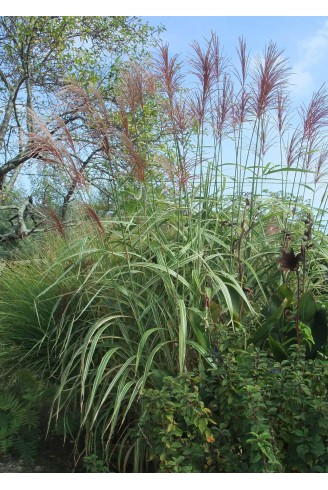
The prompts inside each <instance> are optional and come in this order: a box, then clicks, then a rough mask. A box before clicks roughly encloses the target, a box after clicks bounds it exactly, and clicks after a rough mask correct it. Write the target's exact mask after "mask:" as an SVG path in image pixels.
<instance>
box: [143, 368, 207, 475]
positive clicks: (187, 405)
mask: <svg viewBox="0 0 328 490" xmlns="http://www.w3.org/2000/svg"><path fill="white" fill-rule="evenodd" d="M199 381H200V379H199V378H198V377H195V376H193V375H192V374H182V375H180V376H179V377H178V378H172V377H166V378H164V380H163V386H162V388H161V389H160V390H146V391H145V393H144V396H143V399H144V402H145V412H144V414H143V416H142V422H141V424H140V437H141V439H142V440H143V444H144V445H145V448H146V451H147V453H148V457H149V460H150V461H151V462H152V464H153V466H154V467H155V468H158V469H159V471H161V472H170V473H171V472H172V473H173V472H176V473H181V472H187V473H192V472H201V471H206V469H207V468H209V465H210V463H211V458H210V453H211V444H212V443H213V442H214V440H215V438H214V436H213V430H214V431H215V422H214V420H213V419H212V418H211V411H210V410H209V409H208V408H207V407H205V405H204V403H203V402H202V401H201V399H200V395H199V391H198V384H199Z"/></svg>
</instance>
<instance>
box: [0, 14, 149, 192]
mask: <svg viewBox="0 0 328 490" xmlns="http://www.w3.org/2000/svg"><path fill="white" fill-rule="evenodd" d="M154 31H155V29H153V28H151V27H150V26H149V25H147V24H146V23H143V22H141V21H140V19H137V18H134V17H122V16H118V17H72V16H67V17H59V16H48V17H1V18H0V57H1V68H0V103H1V114H0V152H1V153H0V191H1V192H4V191H5V190H6V189H7V190H9V189H11V188H12V186H13V183H14V181H15V179H16V177H17V172H18V169H19V168H20V166H21V165H22V164H23V163H24V162H26V161H27V160H29V159H30V158H31V156H32V154H33V153H32V154H31V152H30V151H27V150H26V145H25V143H26V133H31V132H33V131H34V129H35V126H34V121H33V118H32V116H31V113H30V111H35V112H36V113H37V114H39V115H42V116H45V115H46V114H49V112H48V109H49V105H51V104H52V103H55V100H54V94H55V93H56V91H57V90H58V89H59V88H60V87H63V86H64V85H65V84H67V83H69V82H72V81H73V80H74V81H75V82H78V83H80V84H82V85H84V86H85V85H88V84H90V83H92V84H96V85H98V86H100V85H101V86H102V89H103V90H104V92H105V93H106V94H108V93H109V92H110V91H111V89H112V87H113V84H114V82H115V79H116V76H117V73H118V69H119V65H120V62H121V61H122V60H123V59H124V57H125V56H129V57H130V58H133V57H134V56H135V55H136V54H137V53H138V54H139V55H140V54H141V53H144V51H143V49H144V47H145V45H146V43H147V42H148V41H149V40H150V38H151V37H152V36H153V34H154ZM61 115H63V114H61ZM24 139H25V141H24ZM34 156H35V155H34ZM8 177H9V178H8Z"/></svg>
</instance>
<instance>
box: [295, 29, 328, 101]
mask: <svg viewBox="0 0 328 490" xmlns="http://www.w3.org/2000/svg"><path fill="white" fill-rule="evenodd" d="M300 50H301V51H302V57H301V59H300V60H299V61H298V62H297V63H296V64H295V65H294V66H293V69H292V72H293V75H292V76H291V77H290V81H291V83H292V84H293V85H294V87H293V88H294V90H295V91H297V92H299V93H305V92H309V91H312V90H313V89H314V88H318V87H315V83H314V77H313V71H314V69H315V68H316V69H318V65H319V64H320V62H321V61H323V60H325V58H328V20H326V21H325V22H324V24H323V27H321V28H320V29H319V30H318V31H317V32H316V34H315V35H314V36H312V37H310V38H308V39H306V40H304V41H302V42H301V43H300Z"/></svg>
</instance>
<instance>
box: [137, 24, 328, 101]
mask: <svg viewBox="0 0 328 490" xmlns="http://www.w3.org/2000/svg"><path fill="white" fill-rule="evenodd" d="M143 19H145V20H147V21H148V22H149V23H150V24H151V25H154V26H156V25H159V24H163V25H164V26H165V27H166V31H165V32H163V33H162V35H161V37H162V39H163V40H164V41H165V42H168V43H169V45H170V48H171V50H172V52H177V53H181V54H182V56H181V58H182V59H183V58H184V57H185V56H186V55H187V54H188V53H190V52H191V49H190V43H191V42H192V41H193V40H197V41H198V42H201V41H202V39H203V38H204V37H209V35H210V33H211V31H214V32H216V33H217V35H218V36H219V39H220V43H221V46H223V48H224V53H225V54H226V55H227V56H228V58H231V60H232V61H234V60H236V53H235V47H236V45H237V43H238V37H240V36H244V38H245V39H246V41H247V44H248V48H249V49H250V50H251V53H253V54H254V55H255V54H258V53H261V52H262V51H263V49H264V47H265V45H267V44H268V43H269V42H270V41H273V42H275V43H277V45H278V47H279V48H281V49H284V54H285V55H286V57H287V58H289V61H290V65H291V68H292V72H293V75H292V76H291V83H293V87H292V99H293V100H294V101H295V104H299V103H300V102H301V101H304V102H307V101H308V100H309V99H310V97H311V95H312V93H313V91H314V90H317V89H318V88H320V86H321V85H322V84H323V83H325V82H328V16H327V17H323V16H321V17H319V16H305V17H304V16H303V17H278V16H263V17H255V16H254V17H245V16H243V17H232V16H220V17H218V16H208V17H202V16H192V17H184V16H179V17H175V16H165V17H163V16H156V17H143Z"/></svg>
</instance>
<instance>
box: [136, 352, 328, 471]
mask: <svg viewBox="0 0 328 490" xmlns="http://www.w3.org/2000/svg"><path fill="white" fill-rule="evenodd" d="M327 386H328V367H327V362H325V361H322V360H306V359H305V357H304V350H303V351H301V352H300V351H298V350H295V349H294V354H293V355H292V356H291V358H290V359H289V360H288V361H283V362H281V363H277V362H275V361H274V359H272V357H271V356H270V355H268V354H267V353H266V352H264V351H260V350H259V349H254V348H253V347H250V348H248V349H247V351H244V350H241V349H240V350H236V349H234V348H232V347H231V348H230V351H229V352H226V353H224V354H222V355H220V357H219V361H218V363H217V367H216V368H214V369H211V370H206V371H202V372H201V373H199V374H198V375H197V376H195V374H192V373H190V374H187V375H180V376H179V377H177V378H165V380H164V383H163V386H162V388H161V389H160V390H146V392H145V393H144V401H145V406H144V418H143V421H144V425H143V426H142V427H141V429H142V430H140V433H139V437H140V438H142V439H143V444H144V446H145V451H146V454H147V458H148V459H149V461H151V463H152V465H153V470H155V471H164V472H175V471H177V472H193V471H196V472H240V473H247V472H323V473H325V472H326V471H327V468H328V423H327V415H328V397H327V395H328V392H327Z"/></svg>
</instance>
